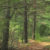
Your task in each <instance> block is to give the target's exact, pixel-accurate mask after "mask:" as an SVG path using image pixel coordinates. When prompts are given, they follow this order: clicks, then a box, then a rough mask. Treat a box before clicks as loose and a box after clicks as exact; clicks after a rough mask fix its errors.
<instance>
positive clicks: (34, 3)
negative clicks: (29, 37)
mask: <svg viewBox="0 0 50 50" xmlns="http://www.w3.org/2000/svg"><path fill="white" fill-rule="evenodd" d="M33 8H34V13H33V14H34V28H33V39H34V40H35V30H36V13H37V12H36V0H33Z"/></svg>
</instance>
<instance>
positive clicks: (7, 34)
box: [2, 0, 11, 50]
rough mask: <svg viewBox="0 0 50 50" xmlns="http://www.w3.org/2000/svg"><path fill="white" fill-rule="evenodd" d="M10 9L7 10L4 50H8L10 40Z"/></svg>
mask: <svg viewBox="0 0 50 50" xmlns="http://www.w3.org/2000/svg"><path fill="white" fill-rule="evenodd" d="M9 2H10V0H8V6H9ZM10 19H11V16H10V8H9V7H8V9H7V15H6V16H5V23H4V25H5V28H4V32H3V42H2V50H8V40H9V25H10V23H9V22H10Z"/></svg>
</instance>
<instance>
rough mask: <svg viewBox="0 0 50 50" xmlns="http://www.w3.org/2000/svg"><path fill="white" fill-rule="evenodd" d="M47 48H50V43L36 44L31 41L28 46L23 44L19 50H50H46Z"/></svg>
mask: <svg viewBox="0 0 50 50" xmlns="http://www.w3.org/2000/svg"><path fill="white" fill-rule="evenodd" d="M45 46H50V42H36V41H34V40H29V43H28V44H23V47H21V48H20V49H19V50H50V49H45Z"/></svg>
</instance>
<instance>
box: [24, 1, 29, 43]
mask: <svg viewBox="0 0 50 50" xmlns="http://www.w3.org/2000/svg"><path fill="white" fill-rule="evenodd" d="M24 3H25V10H24V40H25V43H27V42H28V32H27V3H26V0H25V2H24Z"/></svg>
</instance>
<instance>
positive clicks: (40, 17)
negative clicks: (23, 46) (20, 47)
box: [0, 0, 50, 50]
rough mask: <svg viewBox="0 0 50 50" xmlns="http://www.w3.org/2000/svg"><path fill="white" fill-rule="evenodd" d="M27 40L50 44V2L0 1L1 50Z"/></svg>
mask: <svg viewBox="0 0 50 50" xmlns="http://www.w3.org/2000/svg"><path fill="white" fill-rule="evenodd" d="M29 39H33V40H36V41H42V42H44V41H45V42H50V0H0V44H1V45H2V46H1V48H2V50H6V49H7V50H8V48H7V47H8V46H9V47H11V46H13V47H14V46H15V45H14V42H15V43H16V46H15V47H17V44H18V42H21V43H24V42H25V43H28V42H29ZM4 46H5V47H4Z"/></svg>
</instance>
